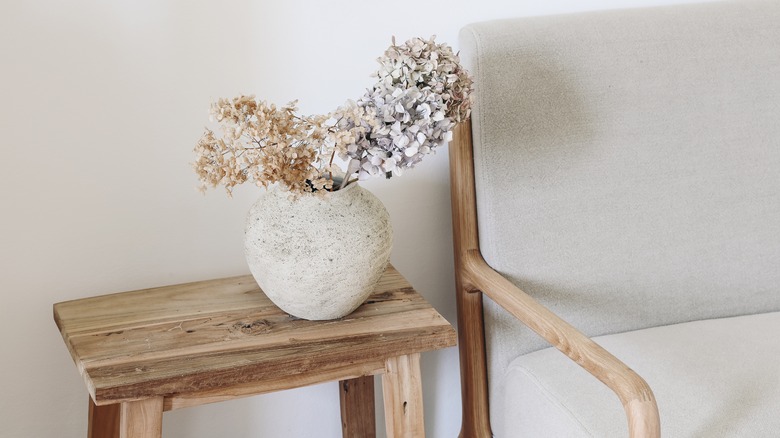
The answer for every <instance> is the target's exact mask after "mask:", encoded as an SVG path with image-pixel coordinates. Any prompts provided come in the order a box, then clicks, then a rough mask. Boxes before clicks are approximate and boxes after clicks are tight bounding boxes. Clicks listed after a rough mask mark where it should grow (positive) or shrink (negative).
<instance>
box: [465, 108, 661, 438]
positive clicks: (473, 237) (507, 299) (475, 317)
mask: <svg viewBox="0 0 780 438" xmlns="http://www.w3.org/2000/svg"><path fill="white" fill-rule="evenodd" d="M449 155H450V182H451V188H450V189H451V193H452V221H453V234H454V244H455V279H456V280H455V281H456V287H457V291H456V294H457V306H458V339H459V349H460V369H461V385H462V389H461V391H462V398H463V423H462V428H461V433H460V437H461V438H482V437H490V436H492V432H491V430H490V418H489V406H488V385H487V366H486V365H487V364H486V354H485V327H484V321H483V314H482V295H483V294H484V295H487V296H488V297H490V298H491V299H492V300H493V301H495V302H496V303H497V304H499V305H500V306H501V307H503V308H504V309H506V310H507V311H508V312H509V313H511V314H512V315H514V317H515V318H517V319H518V320H520V321H521V322H522V323H523V324H525V325H526V326H528V327H529V328H530V329H531V330H533V331H535V332H536V333H538V334H539V335H540V336H542V337H543V338H544V339H545V340H547V342H549V343H550V344H552V345H553V346H554V347H555V348H557V349H558V350H560V351H561V352H563V353H564V354H565V355H566V356H568V357H569V358H570V359H571V360H573V361H574V362H576V363H577V364H578V365H580V366H581V367H582V368H584V369H585V370H586V371H588V372H589V373H590V374H592V375H593V376H594V377H596V378H597V379H598V380H600V381H601V382H602V383H604V384H605V385H606V386H607V387H609V389H611V390H612V391H613V392H614V393H615V394H616V395H617V396H618V398H619V399H620V402H621V403H622V404H623V408H624V409H625V411H626V416H627V418H628V428H629V434H630V436H631V437H632V438H639V437H648V438H654V437H655V438H657V437H659V436H660V420H659V415H658V406H657V405H656V401H655V396H654V395H653V391H652V390H651V389H650V386H648V384H647V382H645V381H644V379H642V377H640V376H639V375H638V374H637V373H635V372H634V371H633V370H632V369H630V368H629V367H628V366H627V365H625V364H624V363H623V362H621V361H620V360H619V359H617V358H616V357H615V356H613V355H612V354H610V353H609V352H608V351H607V350H605V349H604V348H602V347H601V346H599V345H598V344H596V343H595V342H593V341H592V340H591V339H590V338H588V337H587V336H585V335H584V334H583V333H582V332H580V331H579V330H577V329H576V328H574V327H573V326H571V325H570V324H569V323H567V322H566V321H564V320H562V319H561V318H560V317H558V316H557V315H555V314H554V313H553V312H551V311H550V310H549V309H547V308H545V307H544V306H542V305H541V304H539V303H538V302H537V301H536V300H534V299H533V298H531V297H530V296H529V295H528V294H526V293H525V292H523V291H522V290H520V289H519V288H517V287H516V286H515V285H514V284H512V283H511V282H510V281H509V280H507V279H506V278H504V277H503V276H502V275H500V274H499V273H497V272H496V271H495V270H493V269H492V268H491V267H490V266H489V265H488V264H487V263H486V262H485V260H484V259H483V258H482V254H481V252H480V249H479V236H478V231H477V205H476V192H475V182H474V155H473V149H472V134H471V122H470V121H466V122H464V123H460V124H459V125H458V126H456V128H455V132H454V136H453V140H452V142H451V143H450V148H449Z"/></svg>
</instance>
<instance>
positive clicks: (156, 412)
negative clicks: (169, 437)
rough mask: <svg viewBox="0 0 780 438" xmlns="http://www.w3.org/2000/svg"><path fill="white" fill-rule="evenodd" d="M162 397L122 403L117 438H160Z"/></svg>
mask: <svg viewBox="0 0 780 438" xmlns="http://www.w3.org/2000/svg"><path fill="white" fill-rule="evenodd" d="M162 417H163V398H162V397H156V398H149V399H146V400H139V401H133V402H124V403H122V406H121V408H120V409H119V438H161V437H162Z"/></svg>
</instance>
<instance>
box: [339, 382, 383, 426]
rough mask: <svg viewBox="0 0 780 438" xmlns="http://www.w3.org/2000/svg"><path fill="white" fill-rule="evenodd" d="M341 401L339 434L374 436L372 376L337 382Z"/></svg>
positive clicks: (374, 419)
mask: <svg viewBox="0 0 780 438" xmlns="http://www.w3.org/2000/svg"><path fill="white" fill-rule="evenodd" d="M339 401H340V402H341V436H343V437H344V438H375V437H376V413H375V409H374V376H365V377H358V378H356V379H349V380H342V381H341V382H339Z"/></svg>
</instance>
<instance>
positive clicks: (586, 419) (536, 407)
mask: <svg viewBox="0 0 780 438" xmlns="http://www.w3.org/2000/svg"><path fill="white" fill-rule="evenodd" d="M778 333H780V312H773V313H767V314H758V315H746V316H737V317H733V318H725V319H712V320H704V321H694V322H688V323H682V324H675V325H670V326H663V327H654V328H649V329H644V330H638V331H633V332H627V333H619V334H615V335H607V336H603V337H598V338H596V339H595V340H596V342H598V343H599V344H601V345H603V346H604V347H605V348H607V349H608V350H610V351H612V352H613V353H615V354H617V355H618V356H619V357H620V358H622V359H623V360H624V361H625V362H626V363H627V364H628V365H629V366H630V367H631V368H633V369H634V370H635V371H637V372H638V373H639V374H641V375H642V376H643V377H644V378H645V380H647V382H648V383H649V384H650V386H651V387H652V388H653V391H654V393H655V396H656V399H657V400H658V407H659V411H660V414H661V436H662V437H670V438H687V437H702V438H704V437H706V438H710V437H718V438H727V437H740V438H747V437H750V438H761V437H765V438H770V437H777V436H778V435H780V366H778V357H780V342H778V341H777V334H778ZM505 379H506V386H507V391H506V393H505V394H506V402H505V405H506V407H507V410H506V416H505V417H504V418H503V424H501V425H497V426H498V427H499V428H500V429H499V430H497V431H496V432H498V433H497V434H496V435H497V436H502V437H503V436H507V437H512V436H517V437H528V438H533V437H545V438H556V437H560V438H575V437H598V438H608V437H626V436H628V426H627V423H626V417H625V414H624V413H623V408H622V407H621V405H620V402H619V401H618V399H617V397H616V396H615V395H614V394H613V393H612V392H611V391H609V389H607V387H606V386H604V385H602V384H601V383H599V382H598V381H597V380H596V379H594V378H592V377H591V376H590V375H588V374H587V373H586V372H585V371H584V370H582V369H581V368H580V367H579V366H577V365H576V364H575V363H574V362H572V361H570V360H569V359H568V358H566V357H565V356H563V354H561V353H560V352H558V351H557V350H555V349H552V348H548V349H544V350H540V351H536V352H534V353H530V354H527V355H524V356H521V357H519V358H517V359H516V360H515V361H513V362H512V363H511V364H510V366H509V367H508V369H507V372H506V376H505Z"/></svg>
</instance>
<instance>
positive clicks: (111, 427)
mask: <svg viewBox="0 0 780 438" xmlns="http://www.w3.org/2000/svg"><path fill="white" fill-rule="evenodd" d="M119 407H120V405H119V404H114V405H106V406H96V405H95V402H93V401H92V398H91V397H90V399H89V419H88V421H87V438H119Z"/></svg>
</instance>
